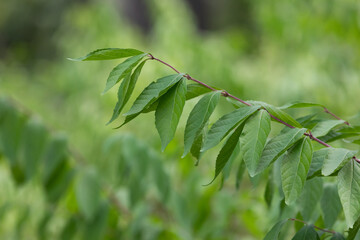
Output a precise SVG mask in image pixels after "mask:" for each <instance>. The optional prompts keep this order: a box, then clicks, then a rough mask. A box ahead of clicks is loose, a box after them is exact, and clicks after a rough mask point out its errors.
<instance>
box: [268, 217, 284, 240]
mask: <svg viewBox="0 0 360 240" xmlns="http://www.w3.org/2000/svg"><path fill="white" fill-rule="evenodd" d="M286 222H287V219H285V220H281V221H279V222H277V223H276V224H275V225H274V226H273V227H272V228H271V230H270V231H269V232H268V233H267V234H266V236H265V238H264V240H278V239H279V234H280V231H281V228H282V227H283V226H284V224H285V223H286Z"/></svg>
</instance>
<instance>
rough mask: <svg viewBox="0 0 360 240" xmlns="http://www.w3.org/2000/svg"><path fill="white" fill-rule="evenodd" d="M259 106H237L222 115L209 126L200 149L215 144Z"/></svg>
mask: <svg viewBox="0 0 360 240" xmlns="http://www.w3.org/2000/svg"><path fill="white" fill-rule="evenodd" d="M259 108H260V106H251V107H244V108H238V109H236V110H235V111H232V112H231V113H228V114H226V115H224V116H222V117H221V118H220V119H219V120H218V121H217V122H215V123H214V124H213V125H212V127H211V128H210V130H209V133H208V135H207V137H206V140H205V143H204V146H203V148H202V149H201V151H202V152H205V151H206V150H208V149H210V148H212V147H214V146H216V145H217V144H218V143H220V141H221V140H222V139H223V138H224V137H225V136H226V135H227V134H228V133H229V132H230V131H231V130H232V129H234V128H235V127H236V126H237V125H238V124H239V123H240V122H242V121H244V120H245V119H247V118H248V117H249V116H251V115H252V114H253V113H254V112H255V111H257V110H258V109H259Z"/></svg>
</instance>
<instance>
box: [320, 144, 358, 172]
mask: <svg viewBox="0 0 360 240" xmlns="http://www.w3.org/2000/svg"><path fill="white" fill-rule="evenodd" d="M356 153H357V151H351V150H348V149H345V148H328V151H327V155H326V157H325V159H324V163H323V166H322V170H321V173H322V174H323V175H324V176H329V175H330V174H332V173H333V172H335V171H337V170H339V169H340V168H342V167H343V166H344V165H345V164H346V163H347V162H348V161H349V160H350V159H351V158H352V157H353V156H354V155H355V154H356Z"/></svg>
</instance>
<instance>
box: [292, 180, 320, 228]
mask: <svg viewBox="0 0 360 240" xmlns="http://www.w3.org/2000/svg"><path fill="white" fill-rule="evenodd" d="M322 192H323V181H322V179H321V178H313V179H311V180H308V181H306V182H305V186H304V190H303V191H302V193H301V195H300V197H299V201H298V205H299V206H300V212H301V216H302V217H303V219H304V220H305V221H311V220H313V217H314V214H316V211H315V210H316V207H317V204H318V202H319V201H320V198H321V196H322Z"/></svg>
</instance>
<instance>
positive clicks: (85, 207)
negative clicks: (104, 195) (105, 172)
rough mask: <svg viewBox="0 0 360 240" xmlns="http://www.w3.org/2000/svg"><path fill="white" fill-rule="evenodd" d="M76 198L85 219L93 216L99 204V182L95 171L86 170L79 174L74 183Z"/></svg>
mask: <svg viewBox="0 0 360 240" xmlns="http://www.w3.org/2000/svg"><path fill="white" fill-rule="evenodd" d="M75 193H76V200H77V203H78V206H79V209H80V211H81V213H82V214H83V215H84V216H85V218H86V219H87V220H91V219H93V218H94V216H95V214H96V213H97V211H98V208H99V205H100V200H101V199H100V193H101V192H100V184H99V182H98V176H97V175H96V173H95V172H93V171H89V170H86V171H84V172H83V173H81V174H80V176H79V179H78V180H77V182H76V185H75Z"/></svg>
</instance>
